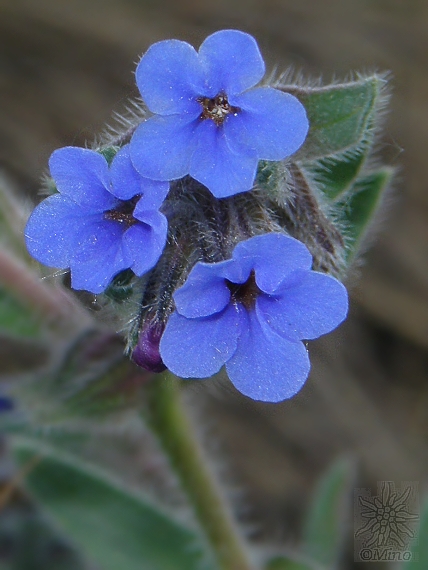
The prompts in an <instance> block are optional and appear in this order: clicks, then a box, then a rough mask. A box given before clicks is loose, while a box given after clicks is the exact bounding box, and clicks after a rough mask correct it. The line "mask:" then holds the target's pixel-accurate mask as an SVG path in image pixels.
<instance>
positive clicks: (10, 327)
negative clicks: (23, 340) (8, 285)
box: [0, 286, 41, 338]
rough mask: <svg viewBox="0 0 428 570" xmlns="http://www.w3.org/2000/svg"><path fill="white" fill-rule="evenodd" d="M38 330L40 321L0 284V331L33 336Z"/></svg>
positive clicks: (38, 332) (21, 335)
mask: <svg viewBox="0 0 428 570" xmlns="http://www.w3.org/2000/svg"><path fill="white" fill-rule="evenodd" d="M40 330H41V326H40V322H39V320H38V319H37V318H36V317H35V316H34V314H32V312H31V311H30V310H29V309H28V308H27V307H25V306H24V305H22V304H21V303H19V302H18V301H17V300H15V299H14V298H13V297H12V296H11V295H10V293H9V292H8V291H6V289H4V288H3V287H1V286H0V333H2V334H7V335H14V336H19V337H30V338H35V337H38V336H39V335H40Z"/></svg>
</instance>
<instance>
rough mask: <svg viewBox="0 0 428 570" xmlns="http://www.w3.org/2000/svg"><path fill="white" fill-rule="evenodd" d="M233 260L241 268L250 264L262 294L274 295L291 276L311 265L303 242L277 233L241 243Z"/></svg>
mask: <svg viewBox="0 0 428 570" xmlns="http://www.w3.org/2000/svg"><path fill="white" fill-rule="evenodd" d="M233 259H235V260H236V261H237V262H238V263H239V264H241V265H244V264H245V265H247V264H248V262H249V261H251V268H252V269H254V271H255V274H256V283H257V285H258V287H260V289H261V290H262V291H264V292H265V293H274V292H275V291H276V289H277V288H278V287H279V285H280V284H281V283H282V282H283V281H284V280H285V279H286V278H287V277H288V276H290V274H291V273H293V272H294V271H297V270H300V269H303V270H308V269H310V268H311V265H312V255H311V254H310V252H309V250H308V248H307V247H306V246H305V245H304V244H303V243H302V242H300V241H299V240H297V239H295V238H292V237H290V236H286V235H284V234H277V233H270V234H263V235H259V236H254V237H252V238H250V239H248V240H245V241H241V242H240V243H238V245H237V246H236V247H235V250H234V252H233Z"/></svg>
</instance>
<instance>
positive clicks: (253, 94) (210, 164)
mask: <svg viewBox="0 0 428 570" xmlns="http://www.w3.org/2000/svg"><path fill="white" fill-rule="evenodd" d="M264 73H265V65H264V62H263V59H262V56H261V54H260V51H259V48H258V46H257V43H256V41H255V40H254V38H253V37H252V36H250V35H248V34H246V33H244V32H239V31H237V30H223V31H220V32H216V33H215V34H212V35H211V36H209V37H208V38H207V39H206V40H205V41H204V42H203V44H202V45H201V47H200V49H199V52H196V51H195V49H194V48H193V47H192V46H191V45H189V44H188V43H186V42H182V41H178V40H167V41H161V42H158V43H156V44H154V45H152V46H151V47H150V48H149V50H148V51H147V52H146V54H145V55H144V56H143V57H142V59H141V61H140V63H139V65H138V68H137V71H136V79H137V85H138V88H139V90H140V92H141V95H142V97H143V99H144V101H145V103H146V105H147V107H148V108H149V110H150V111H151V112H152V113H154V116H152V117H150V118H149V119H148V120H146V121H144V122H143V123H142V124H141V125H140V126H139V127H138V129H137V130H136V132H135V134H134V136H133V138H132V140H131V158H132V161H133V163H134V166H135V168H136V169H137V170H138V171H139V172H140V173H141V175H142V176H147V177H148V178H152V179H153V180H174V179H178V178H182V177H183V176H185V175H187V174H190V176H192V177H193V178H195V179H196V180H198V181H199V182H201V183H202V184H204V185H205V186H206V187H207V188H208V189H209V190H210V191H211V192H212V194H214V196H216V197H217V198H224V197H226V196H231V195H233V194H237V193H238V192H245V191H247V190H250V189H251V188H252V186H253V183H254V179H255V176H256V171H257V164H258V161H259V160H260V159H264V160H282V159H284V158H286V157H287V156H290V155H292V154H293V153H295V152H296V151H297V150H298V148H299V147H300V146H301V145H302V143H303V141H304V140H305V138H306V134H307V131H308V120H307V117H306V112H305V109H304V107H303V106H302V104H301V103H300V102H299V101H298V100H297V99H296V98H295V97H294V96H292V95H290V94H289V93H283V92H282V91H279V90H278V89H273V88H271V87H258V88H255V89H251V88H253V87H254V86H255V85H256V84H257V83H258V82H259V81H260V80H261V79H262V77H263V75H264Z"/></svg>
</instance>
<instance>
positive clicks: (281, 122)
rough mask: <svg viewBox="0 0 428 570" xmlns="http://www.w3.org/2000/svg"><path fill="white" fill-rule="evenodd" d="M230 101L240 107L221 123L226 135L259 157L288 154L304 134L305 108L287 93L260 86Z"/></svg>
mask: <svg viewBox="0 0 428 570" xmlns="http://www.w3.org/2000/svg"><path fill="white" fill-rule="evenodd" d="M230 103H231V104H232V105H236V106H238V107H239V108H240V109H241V111H240V112H239V113H237V114H236V115H234V116H233V117H232V119H231V120H230V121H228V122H227V123H226V124H225V128H226V132H227V136H228V137H230V138H231V139H234V140H237V141H239V142H240V143H241V144H243V145H245V146H248V147H250V148H253V149H255V150H256V152H257V156H258V157H259V159H264V160H282V159H283V158H285V157H287V156H291V155H292V154H294V153H295V152H296V151H297V150H298V149H299V148H300V147H301V145H302V144H303V142H304V140H305V138H306V135H307V134H308V129H309V123H308V119H307V116H306V111H305V108H304V107H303V105H302V104H301V103H300V101H299V100H298V99H296V97H294V96H293V95H290V93H282V92H281V91H278V90H277V89H272V88H271V87H263V88H259V89H253V90H252V91H248V92H247V93H243V94H242V95H239V96H238V97H234V98H233V99H232V98H230Z"/></svg>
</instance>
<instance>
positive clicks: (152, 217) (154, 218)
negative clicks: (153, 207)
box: [123, 211, 168, 275]
mask: <svg viewBox="0 0 428 570" xmlns="http://www.w3.org/2000/svg"><path fill="white" fill-rule="evenodd" d="M167 232H168V222H167V220H166V218H165V216H164V215H163V214H161V213H160V212H155V211H151V212H146V214H145V216H144V223H138V224H134V225H133V226H131V227H130V228H129V229H128V230H127V231H126V232H125V234H124V235H123V252H124V256H125V259H126V261H127V266H128V267H130V268H131V269H132V271H133V272H134V273H135V274H136V275H143V274H144V273H146V272H147V271H149V270H150V269H152V267H154V266H155V265H156V263H157V262H158V259H159V258H160V256H161V255H162V252H163V249H164V247H165V243H166V236H167Z"/></svg>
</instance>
